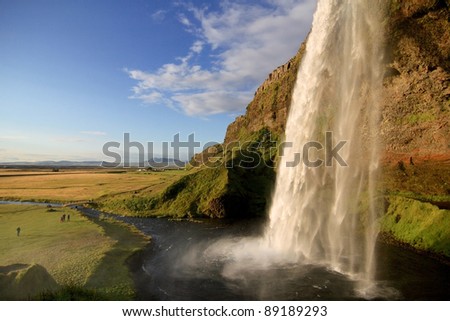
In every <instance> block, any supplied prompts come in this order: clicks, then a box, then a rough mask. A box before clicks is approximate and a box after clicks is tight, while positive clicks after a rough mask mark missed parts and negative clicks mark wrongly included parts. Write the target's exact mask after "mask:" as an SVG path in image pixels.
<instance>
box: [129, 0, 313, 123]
mask: <svg viewBox="0 0 450 321" xmlns="http://www.w3.org/2000/svg"><path fill="white" fill-rule="evenodd" d="M315 5H316V1H315V0H304V1H293V0H266V1H264V2H261V3H260V4H252V5H250V4H246V3H244V2H237V3H234V2H230V1H225V2H223V3H222V5H221V10H220V11H210V10H209V9H208V8H206V7H195V6H193V5H191V4H188V5H182V7H183V9H184V10H185V12H183V13H180V14H179V16H178V17H179V21H180V23H181V24H183V25H184V26H185V28H186V31H187V32H190V33H192V34H193V35H194V37H195V40H194V42H193V44H192V46H191V48H190V49H189V51H188V52H187V53H186V55H185V56H183V57H180V58H178V59H177V61H175V62H172V63H167V64H165V65H162V66H161V67H159V68H158V69H157V70H155V71H150V72H147V71H143V70H138V69H134V70H126V71H127V73H128V74H129V77H130V78H132V79H134V80H136V82H137V84H136V85H135V86H134V87H133V95H132V96H131V97H132V98H137V99H141V100H143V101H144V102H146V103H148V104H155V103H159V104H161V103H163V104H165V105H166V106H168V107H170V108H175V109H178V110H180V111H182V112H184V113H185V114H187V115H191V116H208V115H213V114H218V113H235V112H239V111H242V110H243V109H244V107H245V106H246V105H247V104H248V102H249V101H250V100H251V98H252V96H253V93H254V91H255V89H256V87H257V86H258V85H259V84H260V83H261V82H262V81H263V80H264V78H265V77H266V76H267V74H268V73H269V72H270V71H272V70H273V69H274V68H275V67H276V66H278V65H280V64H282V63H284V62H286V61H287V60H288V59H289V58H290V57H291V56H293V55H294V54H295V52H296V50H297V49H298V47H299V46H300V42H301V41H302V40H303V39H304V37H305V36H306V34H307V32H308V31H309V29H310V25H311V20H312V15H313V11H314V9H315ZM188 15H189V16H188ZM205 47H208V50H209V51H208V54H209V55H210V57H211V58H210V59H212V62H211V64H209V65H210V66H212V67H208V68H206V67H205V66H202V65H201V64H199V63H198V61H199V59H194V58H198V57H200V55H205Z"/></svg>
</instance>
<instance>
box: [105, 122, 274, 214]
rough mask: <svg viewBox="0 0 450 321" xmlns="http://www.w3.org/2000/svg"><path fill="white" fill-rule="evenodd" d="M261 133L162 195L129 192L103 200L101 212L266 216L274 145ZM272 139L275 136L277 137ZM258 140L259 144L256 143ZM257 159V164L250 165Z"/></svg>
mask: <svg viewBox="0 0 450 321" xmlns="http://www.w3.org/2000/svg"><path fill="white" fill-rule="evenodd" d="M268 134H269V131H268V130H266V129H262V130H260V131H258V132H257V133H254V134H253V135H251V136H248V143H246V144H243V145H242V146H241V147H240V148H230V149H227V150H222V149H219V150H218V151H217V152H216V153H215V154H214V155H210V156H211V157H213V156H214V158H215V159H216V160H218V162H217V163H216V165H215V166H212V164H211V163H208V162H204V163H202V164H196V165H197V166H199V167H194V168H191V170H190V171H188V175H186V176H183V177H182V178H180V179H179V180H177V181H176V182H174V183H173V184H171V185H169V186H168V187H167V188H166V189H165V190H163V191H162V193H160V194H156V195H155V194H150V193H147V192H146V191H141V192H139V193H134V194H130V193H124V194H121V195H119V196H117V197H109V198H104V199H102V200H101V201H100V202H99V205H100V207H101V209H102V210H105V211H111V212H115V213H121V214H131V215H142V216H148V215H156V216H173V217H195V216H209V217H218V218H222V217H243V216H247V215H261V214H263V213H264V209H265V205H266V202H267V199H268V198H269V196H270V193H271V187H272V185H273V182H274V178H275V172H274V169H273V167H269V166H266V164H270V165H273V161H274V160H273V159H274V157H275V156H276V151H275V150H274V146H275V141H272V140H271V139H270V137H269V135H268ZM272 139H273V137H272ZM254 142H258V143H260V144H259V145H256V144H255V143H254ZM250 158H253V161H250Z"/></svg>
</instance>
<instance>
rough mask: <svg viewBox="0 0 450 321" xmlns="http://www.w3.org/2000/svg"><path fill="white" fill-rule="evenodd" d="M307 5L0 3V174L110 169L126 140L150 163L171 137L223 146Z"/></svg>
mask: <svg viewBox="0 0 450 321" xmlns="http://www.w3.org/2000/svg"><path fill="white" fill-rule="evenodd" d="M315 5H316V1H315V0H304V1H302V0H297V1H295V0H260V1H197V0H196V1H167V0H132V1H125V0H111V1H99V0H97V1H92V0H86V1H85V0H78V1H75V0H74V1H61V0H33V1H31V0H28V1H23V0H0V62H1V63H0V112H1V117H0V162H8V161H41V160H94V159H95V160H102V159H103V160H108V159H107V158H105V156H104V155H103V154H102V146H103V145H104V144H105V143H106V142H108V141H117V142H120V143H121V144H122V143H123V135H124V133H130V137H131V139H132V140H134V141H138V142H140V143H142V144H144V145H145V144H146V142H150V141H151V142H154V145H155V147H156V148H155V153H160V150H159V149H160V148H159V147H158V146H161V142H162V141H169V142H170V141H172V140H173V137H174V135H175V134H177V133H179V134H180V139H181V140H182V141H183V140H187V138H188V135H190V134H192V133H194V134H195V139H196V140H197V141H199V142H200V143H201V145H202V146H203V145H204V144H206V143H208V142H211V141H213V142H222V141H223V138H224V134H225V130H226V127H227V125H228V124H229V123H230V122H232V121H233V120H234V118H235V117H236V116H238V115H240V114H242V113H244V112H245V107H246V106H247V105H248V103H249V102H250V101H251V99H252V97H253V94H254V91H255V90H256V88H257V87H258V86H259V85H260V84H261V83H262V81H263V80H264V79H265V78H266V77H267V75H268V74H269V73H270V72H271V71H272V70H273V69H275V68H276V67H277V66H279V65H281V64H283V63H284V62H286V61H287V60H288V59H289V58H291V57H292V56H293V55H294V54H295V53H296V51H297V49H298V47H299V46H300V43H301V42H302V41H303V40H304V38H305V36H306V34H307V33H308V31H309V29H310V26H311V21H312V16H313V12H314V10H315ZM122 145H123V144H122ZM200 149H201V148H200ZM200 149H198V150H197V151H200Z"/></svg>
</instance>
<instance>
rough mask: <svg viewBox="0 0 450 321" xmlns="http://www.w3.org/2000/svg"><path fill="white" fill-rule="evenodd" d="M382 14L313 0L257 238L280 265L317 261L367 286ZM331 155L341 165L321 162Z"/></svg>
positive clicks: (349, 3)
mask: <svg viewBox="0 0 450 321" xmlns="http://www.w3.org/2000/svg"><path fill="white" fill-rule="evenodd" d="M382 7H383V5H381V4H380V3H379V1H367V0H346V1H344V0H320V1H319V2H318V5H317V10H316V13H315V15H314V20H313V26H312V30H311V33H310V35H309V37H308V40H307V46H306V52H305V55H304V57H303V60H302V63H301V66H300V68H299V71H298V76H297V82H296V85H295V89H294V93H293V99H292V103H291V107H290V112H289V115H288V120H287V125H286V136H285V141H286V144H285V146H286V147H285V148H284V150H283V155H282V157H281V159H280V162H279V167H278V172H277V180H276V187H275V192H274V196H273V201H272V205H271V209H270V212H269V217H270V222H269V224H268V226H267V228H266V231H265V235H264V243H265V245H266V246H267V247H269V248H271V249H272V250H274V251H275V252H277V253H278V254H279V255H280V256H281V257H283V259H284V260H286V261H291V262H312V263H318V264H324V265H327V266H329V267H331V268H332V269H334V270H337V271H340V272H342V273H345V274H348V275H351V276H354V277H355V278H357V279H359V280H366V281H370V280H371V279H372V278H373V274H374V263H375V262H374V246H375V239H376V236H377V229H376V215H377V213H376V211H377V210H376V209H377V206H376V203H375V195H374V193H375V182H376V176H377V168H378V154H379V150H378V147H377V139H376V130H377V122H378V117H379V106H378V100H379V97H380V90H381V86H382V79H383V70H382V58H383V52H384V50H383V48H382V47H383V43H382V36H383V30H382V29H383V28H382V20H381V19H382ZM311 142H313V143H311ZM288 144H291V145H288ZM338 147H339V150H338ZM333 148H336V150H338V152H337V154H338V155H337V156H340V158H341V159H337V158H338V157H336V159H330V152H331V151H332V149H333ZM296 163H298V164H296Z"/></svg>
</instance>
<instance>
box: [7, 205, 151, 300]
mask: <svg viewBox="0 0 450 321" xmlns="http://www.w3.org/2000/svg"><path fill="white" fill-rule="evenodd" d="M63 213H65V214H70V216H71V218H70V222H64V223H61V222H60V220H59V218H60V216H61V215H62V214H63ZM19 226H20V227H21V233H20V236H19V237H18V236H17V235H16V228H17V227H19ZM147 241H148V240H146V239H145V238H143V237H142V236H141V235H139V234H137V233H136V232H133V231H131V230H130V229H129V228H128V227H125V226H120V225H117V224H116V223H113V222H109V221H99V222H98V224H95V223H94V222H92V221H90V220H88V219H87V218H85V217H84V216H82V215H80V214H79V213H78V212H76V211H74V210H71V209H68V208H58V209H53V211H49V209H47V208H46V207H43V206H28V205H0V266H8V265H13V264H18V263H21V264H30V265H31V264H39V265H41V266H43V267H44V268H45V269H46V270H47V271H48V272H49V273H50V275H51V276H52V277H53V278H54V279H55V280H56V282H57V283H58V284H59V285H62V286H74V287H83V288H88V289H95V290H98V291H99V292H100V293H102V295H103V296H105V297H109V298H111V299H132V297H133V281H132V279H131V277H130V275H129V273H128V270H127V267H126V265H125V261H126V259H127V258H128V257H129V256H130V254H131V253H133V252H134V251H136V250H138V249H140V248H142V247H143V246H144V245H145V244H146V243H147Z"/></svg>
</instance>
